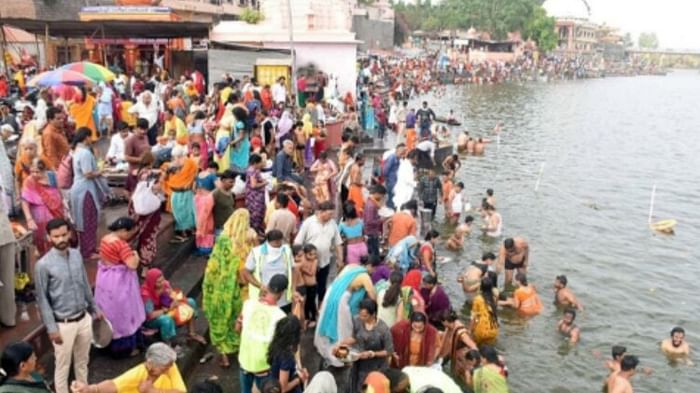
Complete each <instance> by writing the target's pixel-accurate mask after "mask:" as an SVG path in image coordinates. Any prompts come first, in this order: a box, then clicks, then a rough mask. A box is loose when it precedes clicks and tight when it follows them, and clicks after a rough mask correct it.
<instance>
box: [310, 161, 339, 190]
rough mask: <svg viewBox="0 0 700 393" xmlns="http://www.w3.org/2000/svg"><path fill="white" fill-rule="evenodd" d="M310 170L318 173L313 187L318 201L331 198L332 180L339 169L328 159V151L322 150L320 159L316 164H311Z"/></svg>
mask: <svg viewBox="0 0 700 393" xmlns="http://www.w3.org/2000/svg"><path fill="white" fill-rule="evenodd" d="M310 172H311V173H316V178H315V180H314V188H313V193H314V195H315V196H316V201H317V202H318V203H321V202H325V201H328V200H330V199H331V191H330V180H331V179H332V178H333V176H335V175H336V173H337V170H336V169H335V165H334V164H333V162H332V161H331V160H329V159H328V153H327V152H325V151H322V152H321V154H320V155H319V157H318V160H316V162H314V164H313V165H312V166H311V169H310Z"/></svg>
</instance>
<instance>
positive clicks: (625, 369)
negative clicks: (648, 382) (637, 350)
mask: <svg viewBox="0 0 700 393" xmlns="http://www.w3.org/2000/svg"><path fill="white" fill-rule="evenodd" d="M638 364H639V359H638V358H637V357H636V356H633V355H625V356H624V357H623V358H622V361H621V362H620V371H619V372H614V373H612V374H610V376H609V377H608V380H607V382H606V385H607V387H608V390H607V392H608V393H634V389H632V382H631V381H630V380H631V379H632V377H633V376H634V374H635V373H636V369H637V365H638Z"/></svg>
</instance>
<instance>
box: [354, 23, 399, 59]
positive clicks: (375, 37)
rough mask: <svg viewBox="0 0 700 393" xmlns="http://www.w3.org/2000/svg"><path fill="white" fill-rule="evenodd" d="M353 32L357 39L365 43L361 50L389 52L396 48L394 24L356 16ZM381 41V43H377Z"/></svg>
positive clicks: (362, 44)
mask: <svg viewBox="0 0 700 393" xmlns="http://www.w3.org/2000/svg"><path fill="white" fill-rule="evenodd" d="M352 31H353V32H355V34H356V35H357V39H358V40H360V41H363V42H362V43H361V44H360V46H359V49H360V50H361V51H366V50H368V49H384V50H389V49H392V48H393V47H394V22H393V21H391V22H390V21H382V20H372V19H369V18H368V17H367V16H366V15H354V16H353V17H352ZM377 41H379V43H377Z"/></svg>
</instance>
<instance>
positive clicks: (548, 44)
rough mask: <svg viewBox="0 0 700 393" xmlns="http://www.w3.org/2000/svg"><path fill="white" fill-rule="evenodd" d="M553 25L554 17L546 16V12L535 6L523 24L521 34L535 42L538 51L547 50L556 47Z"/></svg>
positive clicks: (556, 39)
mask: <svg viewBox="0 0 700 393" xmlns="http://www.w3.org/2000/svg"><path fill="white" fill-rule="evenodd" d="M554 26H555V21H554V18H553V17H551V16H547V12H545V10H544V9H543V8H542V7H537V8H535V10H534V14H533V16H532V18H530V20H528V22H527V25H526V26H525V31H524V34H523V36H524V37H526V38H531V39H533V40H534V41H535V42H537V47H538V48H539V49H540V51H542V52H549V51H551V50H552V49H554V48H556V47H557V42H558V41H559V39H558V37H557V33H556V31H555V29H554Z"/></svg>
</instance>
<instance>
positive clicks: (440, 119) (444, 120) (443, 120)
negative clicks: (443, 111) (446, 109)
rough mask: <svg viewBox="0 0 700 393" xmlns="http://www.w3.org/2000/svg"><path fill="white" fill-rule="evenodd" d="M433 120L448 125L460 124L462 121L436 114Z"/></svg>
mask: <svg viewBox="0 0 700 393" xmlns="http://www.w3.org/2000/svg"><path fill="white" fill-rule="evenodd" d="M435 121H436V122H438V123H445V124H447V125H450V126H461V125H462V122H460V121H457V120H455V119H448V118H446V117H442V116H438V117H436V118H435Z"/></svg>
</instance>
